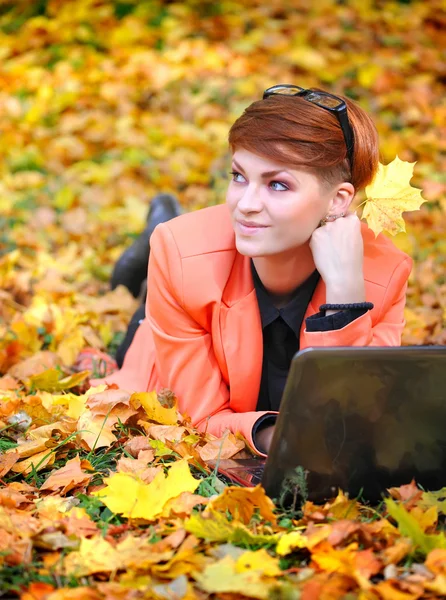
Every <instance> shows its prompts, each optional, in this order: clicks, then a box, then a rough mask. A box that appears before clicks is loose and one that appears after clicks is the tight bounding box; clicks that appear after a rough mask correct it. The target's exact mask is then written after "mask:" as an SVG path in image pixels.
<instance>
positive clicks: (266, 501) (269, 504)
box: [206, 485, 277, 524]
mask: <svg viewBox="0 0 446 600" xmlns="http://www.w3.org/2000/svg"><path fill="white" fill-rule="evenodd" d="M274 508H275V507H274V503H273V501H272V500H271V498H269V497H268V496H267V495H266V493H265V490H264V489H263V488H262V486H261V485H257V486H256V487H253V488H241V487H236V486H231V487H226V488H225V489H224V491H223V493H222V494H220V495H219V496H218V497H217V498H214V499H213V500H212V501H211V502H210V503H209V505H208V507H207V509H206V510H208V511H211V510H212V511H222V512H225V511H229V512H230V513H231V515H232V516H233V517H234V519H236V520H238V521H242V522H243V523H246V524H248V523H249V522H250V521H251V518H252V516H253V514H254V512H255V510H256V509H258V510H259V513H260V515H261V516H262V517H263V518H264V519H265V520H267V521H270V522H271V523H273V524H275V523H276V520H277V518H276V516H275V514H274V513H273V510H274Z"/></svg>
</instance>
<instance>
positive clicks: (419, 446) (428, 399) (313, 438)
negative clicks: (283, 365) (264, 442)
mask: <svg viewBox="0 0 446 600" xmlns="http://www.w3.org/2000/svg"><path fill="white" fill-rule="evenodd" d="M217 466H218V470H219V472H220V473H222V474H223V475H225V476H226V477H228V478H229V479H231V480H233V481H235V482H237V483H240V484H242V485H245V486H254V485H257V484H258V483H262V485H263V486H264V488H265V490H266V492H267V494H268V495H269V496H270V497H272V498H280V497H283V494H284V493H286V490H287V489H288V490H292V489H293V488H294V490H295V491H296V489H297V490H298V488H299V487H300V488H301V491H302V492H304V493H303V495H305V496H306V497H308V498H309V499H310V500H312V501H315V502H321V501H325V500H327V499H329V498H332V497H333V496H334V495H336V494H337V492H338V489H342V490H343V491H344V492H347V493H348V494H349V496H350V497H351V498H353V497H357V496H358V495H359V496H360V497H361V498H363V499H365V500H369V501H372V502H373V501H378V500H379V499H380V498H381V496H382V494H383V493H384V492H385V490H386V488H389V487H393V486H399V485H402V484H406V483H409V482H410V481H411V480H412V479H413V478H414V479H415V481H416V482H417V483H418V484H420V485H421V486H422V487H423V488H424V489H429V490H437V489H440V488H442V487H444V486H446V346H406V347H378V346H367V347H336V348H306V349H305V350H302V351H300V352H298V353H297V354H296V355H295V356H294V358H293V361H292V363H291V368H290V372H289V375H288V379H287V383H286V386H285V390H284V393H283V397H282V402H281V406H280V414H279V416H278V419H277V423H276V428H275V432H274V438H273V441H272V445H271V448H270V452H269V454H268V458H267V459H266V460H263V459H255V458H253V459H247V460H240V461H237V460H222V461H220V463H219V464H218V465H217ZM305 487H306V489H304V488H305ZM298 491H299V490H298Z"/></svg>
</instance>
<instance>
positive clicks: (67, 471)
mask: <svg viewBox="0 0 446 600" xmlns="http://www.w3.org/2000/svg"><path fill="white" fill-rule="evenodd" d="M82 469H89V470H92V466H91V464H90V463H89V462H88V460H82V461H81V460H80V458H79V456H75V457H74V458H72V459H71V460H69V461H68V462H67V463H66V465H65V466H64V467H61V468H60V469H58V470H57V471H54V472H53V473H52V474H51V475H50V476H49V477H48V479H47V480H46V481H45V482H44V483H43V485H42V486H41V487H40V489H41V490H51V491H53V492H55V491H60V494H61V495H64V494H66V493H68V492H69V491H70V490H72V489H73V488H75V487H78V486H82V485H85V484H86V483H88V482H89V481H90V479H91V478H92V477H93V474H92V473H85V472H84V471H82Z"/></svg>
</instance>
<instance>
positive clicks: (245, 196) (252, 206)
mask: <svg viewBox="0 0 446 600" xmlns="http://www.w3.org/2000/svg"><path fill="white" fill-rule="evenodd" d="M237 208H238V209H239V211H240V212H241V213H243V214H245V215H247V214H249V213H257V212H260V211H261V210H262V208H263V202H262V198H261V194H260V191H259V189H258V188H257V187H256V186H255V185H252V184H251V185H247V186H246V187H245V189H244V190H243V192H242V194H241V195H240V197H239V200H238V202H237Z"/></svg>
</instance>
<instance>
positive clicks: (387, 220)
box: [362, 156, 426, 236]
mask: <svg viewBox="0 0 446 600" xmlns="http://www.w3.org/2000/svg"><path fill="white" fill-rule="evenodd" d="M415 164H416V163H415V162H413V163H410V162H407V161H404V160H401V159H400V158H398V156H397V157H396V158H395V160H393V161H392V162H391V163H389V164H388V165H382V164H381V163H380V164H379V168H378V172H377V174H376V177H375V179H374V180H373V182H372V183H371V184H370V185H368V186H367V187H366V188H365V194H366V197H367V199H366V200H365V202H364V204H365V206H364V210H363V213H362V218H363V219H366V221H367V224H368V226H369V227H370V229H371V230H372V231H373V232H374V234H375V236H377V235H378V234H379V233H381V231H383V230H385V231H387V232H389V233H390V234H391V235H396V234H397V233H400V232H401V231H406V225H405V223H404V219H403V216H402V213H403V212H405V211H409V210H418V209H419V208H420V206H421V205H422V204H423V202H426V200H424V198H423V197H422V196H421V190H419V189H418V188H414V187H412V186H411V185H410V183H409V182H410V180H411V179H412V175H413V168H414V166H415Z"/></svg>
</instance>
